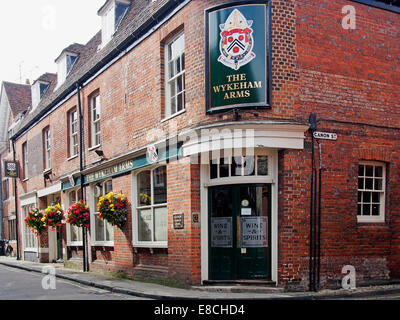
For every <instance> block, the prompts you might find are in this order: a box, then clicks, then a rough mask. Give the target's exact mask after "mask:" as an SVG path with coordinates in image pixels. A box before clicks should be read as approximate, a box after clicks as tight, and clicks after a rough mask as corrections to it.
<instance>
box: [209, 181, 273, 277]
mask: <svg viewBox="0 0 400 320" xmlns="http://www.w3.org/2000/svg"><path fill="white" fill-rule="evenodd" d="M208 199H209V278H210V280H255V279H259V280H270V279H271V236H270V233H271V232H270V230H271V228H270V225H271V224H270V221H271V187H270V185H267V184H266V185H231V186H218V187H210V188H209V197H208Z"/></svg>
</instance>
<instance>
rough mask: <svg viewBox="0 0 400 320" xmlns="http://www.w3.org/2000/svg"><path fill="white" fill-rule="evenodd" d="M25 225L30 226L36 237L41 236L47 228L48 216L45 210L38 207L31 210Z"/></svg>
mask: <svg viewBox="0 0 400 320" xmlns="http://www.w3.org/2000/svg"><path fill="white" fill-rule="evenodd" d="M25 226H27V227H29V228H30V229H31V231H32V232H33V233H34V234H35V236H36V237H38V236H40V235H41V234H42V233H43V231H45V230H46V229H47V223H46V217H45V216H44V214H43V211H41V210H39V209H38V208H32V209H31V210H29V212H28V214H27V215H26V217H25Z"/></svg>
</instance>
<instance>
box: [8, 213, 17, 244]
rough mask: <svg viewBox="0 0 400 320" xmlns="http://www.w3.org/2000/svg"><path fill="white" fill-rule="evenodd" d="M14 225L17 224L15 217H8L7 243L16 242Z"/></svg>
mask: <svg viewBox="0 0 400 320" xmlns="http://www.w3.org/2000/svg"><path fill="white" fill-rule="evenodd" d="M16 224H17V217H16V216H15V215H12V216H10V217H8V241H11V242H16V241H17V230H16ZM11 236H13V237H11Z"/></svg>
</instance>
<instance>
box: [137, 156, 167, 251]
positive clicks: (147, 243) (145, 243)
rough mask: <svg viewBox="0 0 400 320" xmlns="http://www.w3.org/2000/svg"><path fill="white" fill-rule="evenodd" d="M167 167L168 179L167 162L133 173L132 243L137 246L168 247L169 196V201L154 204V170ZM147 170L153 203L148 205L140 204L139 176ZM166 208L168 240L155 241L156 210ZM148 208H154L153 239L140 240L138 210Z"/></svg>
mask: <svg viewBox="0 0 400 320" xmlns="http://www.w3.org/2000/svg"><path fill="white" fill-rule="evenodd" d="M161 167H165V170H166V173H165V174H166V179H167V175H168V174H167V164H166V163H159V164H157V165H155V166H151V167H146V168H143V169H141V170H139V171H137V172H135V173H132V179H133V183H132V186H133V187H132V221H133V223H132V231H133V237H132V245H133V246H134V247H137V248H168V197H167V202H165V203H160V204H154V186H155V185H154V171H155V170H156V169H158V168H161ZM145 171H150V181H151V182H150V187H151V204H150V205H146V206H139V203H138V190H139V187H138V181H139V180H138V177H139V175H140V174H141V173H142V172H145ZM165 187H166V189H167V190H166V193H168V180H166V185H165ZM164 207H165V208H166V211H167V213H166V214H167V217H166V218H167V226H166V227H167V230H166V231H167V240H166V241H154V210H155V209H157V208H164ZM146 209H151V210H152V216H151V217H152V219H151V226H152V229H151V237H152V240H151V241H140V240H139V214H138V212H139V211H140V210H146Z"/></svg>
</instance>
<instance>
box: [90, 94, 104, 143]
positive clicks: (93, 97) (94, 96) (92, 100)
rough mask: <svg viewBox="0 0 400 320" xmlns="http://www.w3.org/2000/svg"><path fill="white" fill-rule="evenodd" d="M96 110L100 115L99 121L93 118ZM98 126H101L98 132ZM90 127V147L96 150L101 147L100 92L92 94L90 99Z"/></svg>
mask: <svg viewBox="0 0 400 320" xmlns="http://www.w3.org/2000/svg"><path fill="white" fill-rule="evenodd" d="M97 99H98V100H97ZM97 102H98V104H97ZM95 109H96V112H98V115H99V117H98V118H97V119H94V117H93V111H94V110H95ZM97 109H99V110H97ZM97 124H99V127H98V131H96V125H97ZM89 127H90V134H89V139H90V141H89V146H90V149H94V148H97V147H99V146H101V101H100V93H99V92H97V93H95V94H92V95H91V96H90V97H89ZM97 136H98V137H99V142H98V143H97V141H96V137H97Z"/></svg>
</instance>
